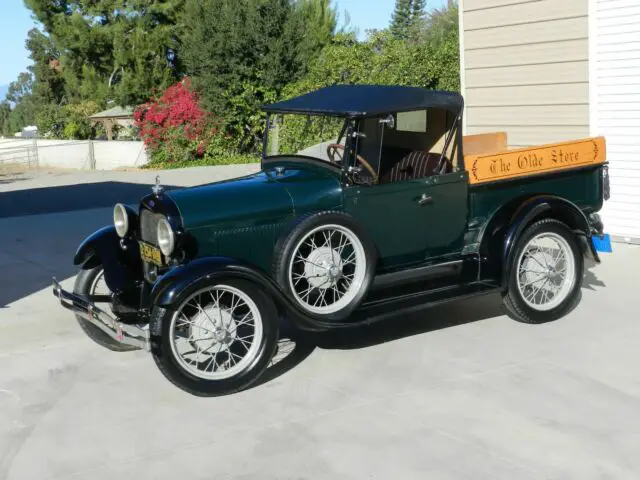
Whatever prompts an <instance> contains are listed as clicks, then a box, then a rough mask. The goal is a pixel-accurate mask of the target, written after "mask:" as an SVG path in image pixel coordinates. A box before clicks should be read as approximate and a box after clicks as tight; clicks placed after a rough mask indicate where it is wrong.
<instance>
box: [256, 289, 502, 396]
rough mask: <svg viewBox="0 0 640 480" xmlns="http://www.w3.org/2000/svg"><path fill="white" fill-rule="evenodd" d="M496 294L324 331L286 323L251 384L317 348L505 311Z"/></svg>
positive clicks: (345, 346)
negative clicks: (270, 358)
mask: <svg viewBox="0 0 640 480" xmlns="http://www.w3.org/2000/svg"><path fill="white" fill-rule="evenodd" d="M504 314H505V312H504V310H503V308H502V300H501V299H500V297H499V295H495V294H491V295H487V296H484V297H478V298H473V299H467V300H464V299H463V300H459V301H454V302H451V303H449V304H445V305H438V306H435V307H425V309H423V310H421V311H418V312H415V313H413V314H410V315H406V314H404V315H398V317H395V318H389V319H386V320H384V321H381V322H378V323H374V324H372V325H367V326H359V327H353V328H344V329H340V330H333V331H329V332H323V333H307V332H294V331H292V330H291V329H290V328H287V327H286V326H285V330H284V331H283V332H282V335H281V339H280V343H279V345H278V351H277V353H276V355H275V356H274V359H273V361H272V363H271V365H270V366H269V368H268V369H267V371H266V372H265V373H264V375H263V376H262V378H261V379H260V380H259V381H258V382H257V383H256V384H254V385H253V386H252V387H251V388H255V387H257V386H258V385H263V384H265V383H267V382H270V381H272V380H274V379H276V378H278V377H280V376H282V375H284V374H286V373H287V372H289V371H291V370H293V369H294V368H295V367H297V366H298V365H300V364H301V363H302V362H303V361H305V360H306V359H307V358H308V357H309V356H310V355H311V354H312V353H313V351H314V350H315V349H316V348H320V349H325V350H353V349H361V348H368V347H372V346H374V345H379V344H382V343H387V342H393V341H395V340H399V339H401V338H405V337H410V336H414V335H421V334H425V333H429V332H434V331H436V330H442V329H444V328H451V327H458V326H461V325H465V324H468V323H473V322H478V321H481V320H486V319H489V318H493V317H497V316H500V315H504Z"/></svg>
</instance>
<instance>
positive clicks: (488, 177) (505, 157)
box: [464, 137, 607, 185]
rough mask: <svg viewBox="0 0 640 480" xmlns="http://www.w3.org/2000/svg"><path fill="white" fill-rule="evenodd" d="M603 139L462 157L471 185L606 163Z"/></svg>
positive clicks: (597, 138) (596, 138)
mask: <svg viewBox="0 0 640 480" xmlns="http://www.w3.org/2000/svg"><path fill="white" fill-rule="evenodd" d="M606 157H607V153H606V142H605V139H604V137H595V138H585V139H582V140H575V141H572V142H563V143H553V144H549V145H541V146H536V147H531V148H519V149H516V150H504V151H502V152H496V153H492V154H479V155H473V154H472V155H467V154H466V152H465V156H464V167H465V169H466V170H467V171H468V172H469V183H470V184H472V185H475V184H480V183H487V182H495V181H499V180H509V179H513V178H518V177H526V176H529V175H538V174H544V173H552V172H555V171H561V170H567V169H572V168H581V167H586V166H590V165H598V164H602V163H604V162H605V161H606Z"/></svg>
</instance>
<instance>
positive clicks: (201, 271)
mask: <svg viewBox="0 0 640 480" xmlns="http://www.w3.org/2000/svg"><path fill="white" fill-rule="evenodd" d="M228 278H238V279H243V280H248V281H250V282H253V283H255V284H257V285H258V286H260V287H261V288H263V289H264V290H265V292H266V293H267V294H268V295H269V296H270V297H271V298H272V299H273V300H274V302H275V303H276V305H277V306H278V309H279V310H280V312H281V313H283V311H284V313H286V314H288V317H289V318H290V320H291V321H292V322H293V323H294V324H295V325H296V326H297V327H298V328H300V329H302V330H311V331H321V330H325V329H326V328H327V325H323V324H322V323H321V322H318V321H317V320H315V319H313V318H311V317H309V316H308V315H306V314H305V313H304V312H303V311H302V310H301V309H300V308H298V307H297V305H295V304H294V303H293V302H292V301H291V300H290V299H289V298H288V297H287V296H286V295H285V294H284V293H283V292H282V290H280V287H279V286H278V284H277V283H276V282H275V281H274V280H273V279H272V278H271V277H269V276H268V275H267V274H265V273H264V272H263V271H261V270H259V269H258V268H256V267H254V266H253V265H251V264H249V263H246V262H243V261H241V260H237V259H234V258H229V257H205V258H199V259H197V260H193V261H191V262H189V263H187V264H186V265H182V266H179V267H175V268H173V269H172V270H170V271H169V272H167V273H166V274H165V275H163V276H161V277H160V278H158V281H157V282H156V283H155V284H154V286H153V289H152V290H151V294H150V296H149V305H150V306H151V307H152V308H153V307H161V308H165V309H168V310H173V309H175V308H177V307H178V304H179V302H181V301H182V300H183V299H184V298H185V296H188V295H189V294H191V293H193V292H196V291H198V290H199V289H201V288H205V287H207V286H209V285H212V284H215V283H218V282H221V281H224V279H228ZM151 333H152V334H153V335H159V332H151Z"/></svg>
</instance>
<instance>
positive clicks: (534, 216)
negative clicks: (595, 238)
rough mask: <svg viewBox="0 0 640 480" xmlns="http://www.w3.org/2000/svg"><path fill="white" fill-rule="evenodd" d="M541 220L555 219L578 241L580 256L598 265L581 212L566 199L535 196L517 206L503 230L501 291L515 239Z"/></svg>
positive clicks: (596, 254) (504, 285)
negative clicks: (573, 234) (582, 254)
mask: <svg viewBox="0 0 640 480" xmlns="http://www.w3.org/2000/svg"><path fill="white" fill-rule="evenodd" d="M543 218H554V219H556V220H558V221H561V222H562V223H564V224H566V225H567V226H568V227H569V228H570V229H571V230H572V231H573V232H574V233H575V234H576V235H578V237H579V238H580V241H581V247H582V249H583V253H584V254H586V253H590V254H591V257H592V258H593V260H594V261H596V262H598V263H599V262H600V258H599V256H598V252H597V251H596V249H595V246H594V245H593V242H592V241H591V226H590V224H589V221H588V219H587V217H586V216H585V214H584V213H583V212H582V210H580V208H579V207H578V206H577V205H576V204H574V203H573V202H570V201H569V200H567V199H565V198H561V197H556V196H553V195H543V196H536V197H533V198H530V199H528V200H527V201H525V202H524V203H522V204H521V205H520V207H519V208H518V209H517V210H516V212H515V213H514V214H513V216H512V218H511V221H510V223H509V227H508V228H507V230H506V234H505V238H504V243H503V247H502V278H501V284H502V286H503V288H506V285H507V281H508V274H509V266H510V265H511V263H512V261H513V255H514V253H515V245H516V243H517V241H518V239H519V238H520V236H521V235H522V234H523V233H524V231H525V229H526V228H527V227H528V226H529V225H531V224H532V223H533V222H534V221H536V220H541V219H543Z"/></svg>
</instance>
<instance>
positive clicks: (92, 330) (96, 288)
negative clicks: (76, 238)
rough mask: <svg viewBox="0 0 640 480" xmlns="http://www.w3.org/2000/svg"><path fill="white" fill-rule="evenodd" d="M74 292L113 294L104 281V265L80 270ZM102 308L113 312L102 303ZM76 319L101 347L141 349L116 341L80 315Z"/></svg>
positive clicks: (119, 350) (122, 350)
mask: <svg viewBox="0 0 640 480" xmlns="http://www.w3.org/2000/svg"><path fill="white" fill-rule="evenodd" d="M73 292H74V293H75V294H77V295H82V296H97V295H99V296H103V297H107V296H109V295H110V294H111V291H110V290H109V287H107V284H106V282H105V281H104V270H103V268H102V265H99V266H97V267H94V268H91V269H87V270H80V272H79V273H78V275H77V276H76V283H75V286H74V287H73ZM100 308H102V309H103V310H105V311H106V312H107V313H111V310H110V309H109V308H105V307H103V306H102V305H100ZM76 319H77V320H78V323H79V324H80V328H82V330H83V331H84V333H86V334H87V336H88V337H89V338H90V339H91V340H93V341H94V342H96V343H97V344H98V345H100V346H101V347H104V348H107V349H109V350H112V351H114V352H130V351H133V350H139V348H137V347H133V346H131V345H125V344H122V343H119V342H116V341H115V340H114V339H112V338H111V337H110V336H109V335H107V334H106V333H104V332H103V331H102V330H100V329H99V328H98V327H96V326H95V325H91V324H90V323H89V322H87V321H86V320H85V319H84V318H82V317H81V316H79V315H76Z"/></svg>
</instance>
